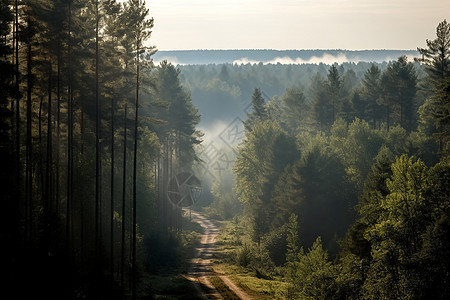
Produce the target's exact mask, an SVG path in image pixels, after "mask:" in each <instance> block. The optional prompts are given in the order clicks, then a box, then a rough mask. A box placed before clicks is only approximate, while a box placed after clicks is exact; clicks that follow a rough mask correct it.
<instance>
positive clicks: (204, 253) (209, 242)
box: [188, 211, 252, 300]
mask: <svg viewBox="0 0 450 300" xmlns="http://www.w3.org/2000/svg"><path fill="white" fill-rule="evenodd" d="M191 216H192V221H194V222H197V223H199V224H200V226H202V227H203V229H204V233H203V235H202V239H201V241H200V245H199V247H198V248H197V254H196V255H195V257H194V258H193V259H192V261H191V267H190V269H189V275H188V278H189V279H190V280H191V281H192V282H193V283H194V284H195V286H196V288H197V289H198V291H199V292H200V294H202V295H203V298H204V299H224V298H223V297H222V295H220V293H219V292H218V291H217V290H216V288H215V287H214V285H212V284H211V281H210V280H209V278H210V276H212V275H213V274H214V272H213V270H212V266H211V258H212V257H213V255H214V252H215V251H216V248H215V242H216V237H217V235H218V234H219V229H218V228H217V227H216V226H215V225H214V224H213V223H212V222H211V221H210V220H208V219H207V218H206V217H204V216H202V215H201V214H199V213H198V212H194V211H192V212H191ZM219 278H220V279H222V281H223V282H224V283H225V284H226V285H227V286H228V288H229V289H230V290H232V291H233V292H234V293H235V294H236V296H238V297H239V298H240V299H242V300H250V299H252V297H251V296H249V295H248V294H247V293H246V292H245V291H244V290H242V289H241V288H240V287H238V286H236V285H235V284H234V283H233V282H232V281H231V280H230V278H229V277H228V276H226V275H220V276H219Z"/></svg>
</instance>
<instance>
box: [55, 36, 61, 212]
mask: <svg viewBox="0 0 450 300" xmlns="http://www.w3.org/2000/svg"><path fill="white" fill-rule="evenodd" d="M57 59H58V62H57V63H58V66H57V75H56V101H57V104H56V106H57V107H56V126H57V127H56V174H55V185H56V187H55V212H56V214H57V215H59V204H60V193H59V162H60V161H59V152H60V151H61V149H60V145H61V126H60V123H61V36H60V35H58V57H57Z"/></svg>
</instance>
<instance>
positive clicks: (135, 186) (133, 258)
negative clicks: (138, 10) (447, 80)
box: [131, 41, 139, 300]
mask: <svg viewBox="0 0 450 300" xmlns="http://www.w3.org/2000/svg"><path fill="white" fill-rule="evenodd" d="M138 45H139V41H138ZM136 50H137V51H136V104H135V116H134V158H133V216H132V218H133V221H132V226H133V240H132V256H131V266H132V269H131V271H132V287H131V291H132V293H131V298H132V299H133V300H135V299H136V281H137V278H136V277H137V276H136V275H137V271H136V235H137V231H136V227H137V222H136V190H137V147H138V117H139V47H138V48H137V49H136Z"/></svg>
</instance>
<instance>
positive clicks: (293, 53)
mask: <svg viewBox="0 0 450 300" xmlns="http://www.w3.org/2000/svg"><path fill="white" fill-rule="evenodd" d="M418 54H419V53H418V52H417V51H416V50H342V49H330V50H326V49H325V50H324V49H313V50H272V49H266V50H254V49H249V50H173V51H158V52H157V53H156V54H155V55H154V60H155V61H159V60H164V59H171V60H175V61H176V62H177V63H179V64H183V65H199V64H200V65H204V64H224V63H233V62H234V61H237V60H241V59H243V58H246V59H248V60H249V61H256V62H263V63H265V62H270V61H273V60H274V59H275V58H277V57H279V58H289V59H291V60H293V61H295V60H297V59H301V60H304V61H309V60H311V59H312V58H313V57H324V56H326V55H330V56H334V57H338V56H342V55H345V57H346V58H347V60H348V61H352V62H358V61H368V62H383V61H390V60H392V59H395V58H396V57H399V56H401V55H408V56H417V55H418Z"/></svg>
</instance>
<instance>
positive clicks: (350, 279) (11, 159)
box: [0, 0, 450, 299]
mask: <svg viewBox="0 0 450 300" xmlns="http://www.w3.org/2000/svg"><path fill="white" fill-rule="evenodd" d="M0 2H1V4H2V5H1V6H0V7H1V8H0V36H1V39H0V68H1V72H0V142H1V143H0V166H1V168H0V191H1V192H0V195H1V196H0V197H1V202H2V204H3V207H2V213H1V216H0V220H1V224H0V225H1V226H0V227H1V229H0V238H1V240H2V247H1V250H0V251H1V254H0V259H1V260H2V266H3V269H2V271H3V273H4V274H5V275H6V276H4V277H5V278H4V279H2V284H3V286H5V287H8V288H7V289H5V291H6V290H8V295H10V293H11V292H12V293H14V296H13V297H14V298H20V299H22V298H23V299H28V298H33V297H34V298H37V297H42V298H45V299H159V298H166V297H169V298H170V297H171V296H173V297H174V298H180V299H184V298H185V297H187V296H190V297H194V298H195V297H197V296H200V295H199V291H198V290H196V289H195V287H194V286H193V285H192V284H191V283H190V282H188V281H187V279H186V277H185V276H184V274H186V273H188V272H189V270H190V269H192V268H190V267H189V266H190V263H189V258H190V257H192V253H193V252H194V250H195V247H196V245H197V243H198V236H199V234H200V232H201V228H199V226H197V225H195V224H193V223H192V222H190V221H189V219H187V218H186V217H185V216H184V213H183V210H182V208H181V206H182V204H183V203H181V202H179V203H174V201H173V197H172V198H171V195H173V194H174V193H175V192H176V191H175V188H178V189H180V185H181V186H182V187H181V188H182V189H184V190H185V191H188V193H191V194H192V193H195V192H198V190H194V189H191V188H192V187H190V186H188V184H186V183H185V182H182V183H181V184H180V182H178V181H179V178H181V177H182V174H184V175H183V176H185V175H186V174H188V175H189V176H191V175H192V176H198V177H199V178H200V179H201V180H202V181H203V182H204V183H207V184H209V185H210V186H208V185H207V184H204V186H203V190H204V191H203V192H204V193H203V195H202V198H201V200H200V201H199V202H198V203H196V204H195V205H194V206H192V207H191V208H194V209H197V210H201V211H202V212H203V213H204V214H205V215H207V216H209V217H211V218H215V219H216V221H217V222H220V223H221V224H224V225H223V228H222V237H221V241H222V243H221V244H220V245H221V246H223V247H228V248H226V250H224V251H223V252H222V253H215V256H214V261H215V262H216V263H217V262H219V263H220V266H221V267H223V268H229V269H226V270H234V271H235V272H236V273H239V272H242V273H245V274H246V276H248V277H247V278H251V279H248V280H249V281H251V280H252V279H253V278H257V279H258V280H261V281H259V282H262V283H263V284H266V285H267V286H269V285H270V287H271V288H270V289H267V290H266V291H265V295H266V296H267V295H269V296H270V297H272V298H275V299H283V298H284V299H366V298H369V299H381V298H382V299H425V298H432V299H448V298H449V297H450V289H449V284H448V283H449V281H450V278H449V268H450V260H449V257H450V252H449V251H450V248H449V245H450V243H449V242H450V241H449V228H450V226H449V224H450V215H449V213H450V209H449V208H450V202H449V199H450V182H449V181H450V160H449V159H450V135H449V130H450V123H449V120H450V79H449V76H450V50H449V47H450V45H449V41H450V25H449V24H448V23H447V21H446V20H444V21H442V22H441V23H439V24H438V26H437V29H436V38H434V39H431V40H427V41H426V45H427V46H426V48H419V49H418V52H419V53H420V54H421V57H419V58H417V59H416V60H415V61H412V60H410V59H409V58H408V57H407V56H404V55H399V56H398V58H396V59H395V60H392V61H387V62H374V61H372V62H359V63H349V62H347V63H342V64H337V63H334V64H331V65H328V64H323V63H321V64H311V63H304V64H291V65H282V64H263V63H260V64H246V65H245V64H230V63H228V64H226V63H225V64H217V65H216V64H209V65H184V66H181V65H180V66H175V65H173V64H171V63H169V62H168V61H166V60H163V61H162V62H161V63H159V64H155V63H154V61H153V59H152V57H153V55H154V54H155V52H156V49H155V48H154V47H151V46H146V45H149V43H150V44H151V42H152V39H151V30H152V29H153V25H154V20H153V19H152V18H151V16H150V11H149V10H148V8H147V6H146V5H145V3H144V2H143V1H138V0H126V1H116V0H95V1H85V0H56V1H47V0H37V1H7V0H0ZM150 7H151V6H150ZM205 53H206V52H205ZM286 53H287V52H286ZM228 54H230V53H228ZM266 54H267V53H266ZM291 54H292V53H291ZM374 54H376V53H374ZM201 117H202V118H201ZM218 123H220V124H222V123H224V124H226V125H225V126H227V127H226V129H228V131H226V130H221V131H220V133H218V135H217V138H216V139H214V138H212V137H210V136H206V138H205V140H207V141H208V142H207V143H206V142H204V141H203V138H204V133H203V132H202V131H201V130H200V129H199V128H205V129H206V130H205V132H206V134H210V133H211V132H212V131H213V130H211V129H212V128H213V127H215V125H216V124H218ZM227 134H228V135H227ZM233 134H234V136H232V135H233ZM231 136H232V137H233V138H234V142H236V144H237V143H238V142H239V145H238V146H237V147H235V144H234V143H231V142H230V143H227V141H229V140H230V139H231ZM227 139H228V140H227ZM218 140H222V142H223V143H222V145H221V147H216V144H214V143H217V141H218ZM211 149H212V150H211ZM221 164H222V165H221ZM225 164H226V165H227V166H228V168H224V167H223V166H224V165H225ZM183 184H184V185H183ZM197 188H198V187H197ZM191 194H190V195H191ZM191 196H192V195H191ZM189 204H191V203H189ZM230 228H231V229H230ZM227 230H228V231H229V232H230V235H231V237H230V238H228V237H229V236H227ZM211 249H212V248H211ZM222 249H224V248H222ZM211 251H215V250H214V249H213V250H211ZM236 277H239V276H238V275H237V276H236ZM180 291H181V292H180Z"/></svg>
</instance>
